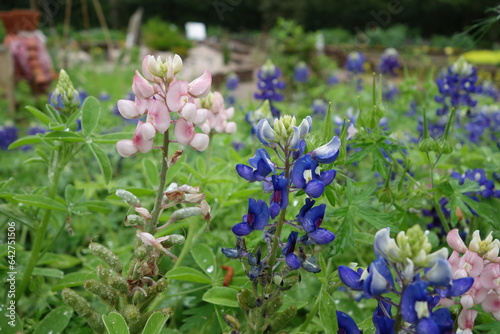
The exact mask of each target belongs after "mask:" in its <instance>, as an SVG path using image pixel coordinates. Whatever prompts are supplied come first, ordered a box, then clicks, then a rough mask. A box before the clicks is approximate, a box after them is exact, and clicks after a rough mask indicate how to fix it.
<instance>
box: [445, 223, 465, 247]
mask: <svg viewBox="0 0 500 334" xmlns="http://www.w3.org/2000/svg"><path fill="white" fill-rule="evenodd" d="M446 241H447V242H448V245H449V246H450V247H451V248H453V249H454V250H456V251H457V252H460V253H465V252H466V251H467V246H465V243H464V241H463V240H462V238H460V235H459V234H458V229H456V228H455V229H453V230H451V231H450V232H449V233H448V235H447V236H446Z"/></svg>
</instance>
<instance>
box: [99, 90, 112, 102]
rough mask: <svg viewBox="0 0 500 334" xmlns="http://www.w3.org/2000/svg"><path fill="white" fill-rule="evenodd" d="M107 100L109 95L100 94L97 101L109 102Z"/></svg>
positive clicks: (109, 97)
mask: <svg viewBox="0 0 500 334" xmlns="http://www.w3.org/2000/svg"><path fill="white" fill-rule="evenodd" d="M109 99H111V95H109V94H108V93H106V92H102V93H101V94H99V101H109Z"/></svg>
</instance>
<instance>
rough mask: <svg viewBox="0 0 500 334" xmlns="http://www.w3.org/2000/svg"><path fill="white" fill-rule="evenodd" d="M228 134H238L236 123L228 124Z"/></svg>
mask: <svg viewBox="0 0 500 334" xmlns="http://www.w3.org/2000/svg"><path fill="white" fill-rule="evenodd" d="M226 133H229V134H234V133H236V123H235V122H228V123H227V124H226Z"/></svg>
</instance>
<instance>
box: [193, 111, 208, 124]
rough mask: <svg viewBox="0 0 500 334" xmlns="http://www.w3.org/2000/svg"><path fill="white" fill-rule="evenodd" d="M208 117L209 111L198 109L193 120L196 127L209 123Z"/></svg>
mask: <svg viewBox="0 0 500 334" xmlns="http://www.w3.org/2000/svg"><path fill="white" fill-rule="evenodd" d="M207 117H208V110H207V109H198V110H197V111H196V117H195V118H194V120H193V123H194V125H196V126H202V125H203V124H204V123H205V122H206V121H207Z"/></svg>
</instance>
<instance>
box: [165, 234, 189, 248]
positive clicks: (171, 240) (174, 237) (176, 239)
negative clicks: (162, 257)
mask: <svg viewBox="0 0 500 334" xmlns="http://www.w3.org/2000/svg"><path fill="white" fill-rule="evenodd" d="M185 240H186V239H185V238H184V236H182V235H180V234H171V235H169V236H168V238H167V239H166V240H165V241H162V243H161V244H162V245H163V246H164V247H165V248H170V247H172V246H174V245H179V244H182V243H183V242H184V241H185Z"/></svg>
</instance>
